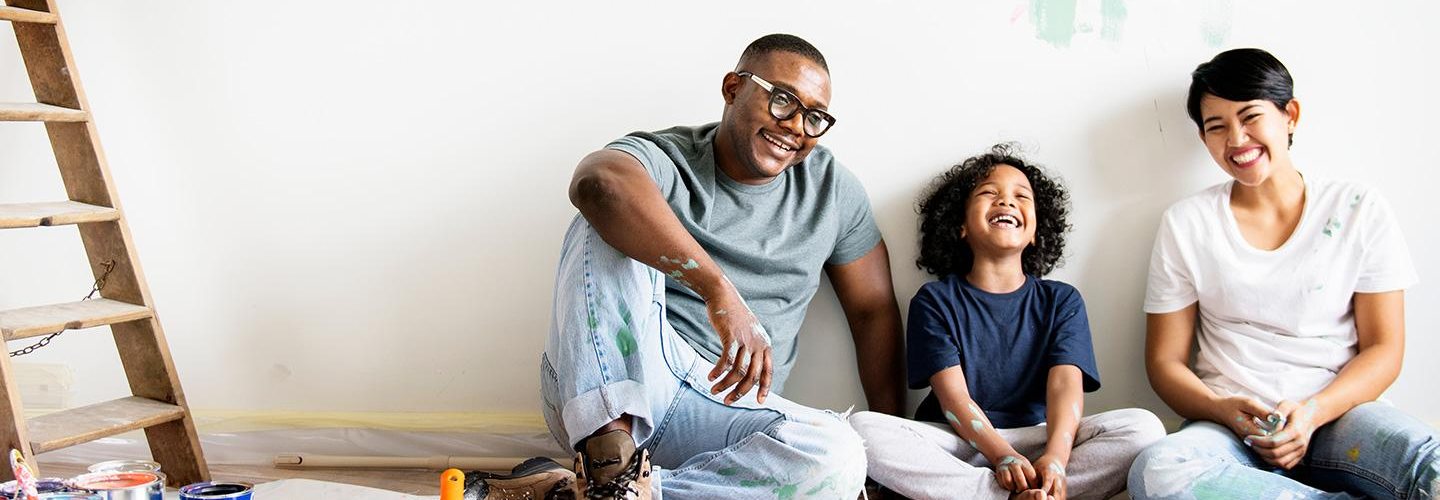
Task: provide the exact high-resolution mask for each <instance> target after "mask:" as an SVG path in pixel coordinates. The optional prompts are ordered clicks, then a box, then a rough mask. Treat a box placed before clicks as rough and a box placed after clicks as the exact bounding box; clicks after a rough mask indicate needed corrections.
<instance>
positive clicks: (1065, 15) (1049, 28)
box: [1030, 0, 1076, 47]
mask: <svg viewBox="0 0 1440 500" xmlns="http://www.w3.org/2000/svg"><path fill="white" fill-rule="evenodd" d="M1075 2H1076V0H1030V19H1031V21H1033V22H1034V23H1035V37H1036V38H1039V39H1041V40H1044V41H1046V42H1048V43H1049V44H1050V45H1054V46H1056V47H1069V46H1070V39H1072V38H1074V37H1075Z"/></svg>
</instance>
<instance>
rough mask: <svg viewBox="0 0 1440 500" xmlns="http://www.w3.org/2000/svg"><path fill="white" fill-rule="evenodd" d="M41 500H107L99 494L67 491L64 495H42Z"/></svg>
mask: <svg viewBox="0 0 1440 500" xmlns="http://www.w3.org/2000/svg"><path fill="white" fill-rule="evenodd" d="M40 500H105V497H102V496H100V494H99V493H85V492H74V491H67V492H64V493H41V494H40Z"/></svg>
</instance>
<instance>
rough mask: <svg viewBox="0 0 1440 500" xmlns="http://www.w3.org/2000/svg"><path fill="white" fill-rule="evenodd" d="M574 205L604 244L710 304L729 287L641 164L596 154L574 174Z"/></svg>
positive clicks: (610, 154) (617, 155) (617, 154)
mask: <svg viewBox="0 0 1440 500" xmlns="http://www.w3.org/2000/svg"><path fill="white" fill-rule="evenodd" d="M570 202H571V203H573V204H574V205H575V208H578V209H580V213H581V215H583V216H584V217H585V220H586V221H587V222H589V223H590V225H591V226H593V227H594V228H595V232H597V233H599V234H600V237H601V238H603V239H604V240H605V243H607V244H609V245H610V246H611V247H614V248H615V249H616V250H619V251H620V253H623V254H625V255H626V256H628V257H630V258H632V259H635V260H637V261H639V262H642V263H644V264H646V265H648V266H650V267H653V268H655V269H658V270H660V271H661V272H663V273H666V274H668V275H670V276H671V277H673V278H675V280H676V281H678V282H680V283H681V284H683V285H685V286H687V287H689V288H690V289H691V290H694V291H695V292H696V293H699V294H700V296H701V297H702V298H705V299H706V300H709V299H710V298H713V296H714V295H716V294H717V293H719V291H720V290H721V287H723V286H724V273H723V272H722V271H721V270H720V268H719V266H717V265H715V262H714V261H713V260H711V259H710V254H709V253H707V252H705V249H704V248H702V247H701V246H700V243H698V242H696V241H695V238H694V237H693V236H691V235H690V233H689V232H688V231H686V230H685V227H684V226H683V225H681V224H680V219H678V218H676V217H675V213H674V212H672V211H671V210H670V206H669V204H667V203H666V202H665V198H664V197H663V196H662V195H661V194H660V189H659V188H658V187H656V185H655V182H654V181H653V180H651V179H650V176H649V175H647V174H646V173H645V169H644V167H643V166H641V165H640V164H639V161H638V160H635V159H634V158H632V157H630V156H629V155H627V154H625V153H622V152H619V151H610V150H605V151H597V152H595V153H591V154H590V155H589V156H586V157H585V159H584V160H582V161H581V162H580V166H579V167H578V168H576V169H575V177H574V179H573V180H572V181H571V183H570Z"/></svg>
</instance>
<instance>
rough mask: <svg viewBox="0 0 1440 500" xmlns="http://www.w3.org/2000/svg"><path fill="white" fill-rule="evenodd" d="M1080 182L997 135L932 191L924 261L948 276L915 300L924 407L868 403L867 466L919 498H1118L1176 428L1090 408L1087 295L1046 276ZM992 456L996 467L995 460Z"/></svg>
mask: <svg viewBox="0 0 1440 500" xmlns="http://www.w3.org/2000/svg"><path fill="white" fill-rule="evenodd" d="M1068 202H1069V195H1068V194H1067V193H1066V192H1065V188H1064V187H1063V186H1062V185H1060V184H1059V183H1058V182H1056V181H1053V180H1051V179H1050V178H1048V177H1047V176H1046V175H1045V173H1044V172H1043V171H1041V170H1040V169H1039V168H1038V167H1036V166H1034V165H1031V164H1028V163H1026V162H1025V161H1024V160H1022V159H1021V158H1019V157H1017V154H1016V153H1015V152H1014V148H1013V147H1012V146H1010V145H1003V144H1002V145H997V146H995V147H993V148H991V150H990V151H989V152H988V153H986V154H982V155H979V156H976V157H973V158H970V159H967V160H965V161H964V162H963V163H961V164H960V165H957V166H955V167H954V168H952V169H950V171H948V172H946V173H945V174H943V175H941V176H940V177H939V178H938V179H936V181H935V182H934V183H933V185H932V187H931V188H930V190H929V193H928V194H927V195H926V196H925V197H924V198H923V200H922V201H921V203H920V214H921V225H920V247H921V249H920V258H919V259H918V260H917V264H919V266H920V267H921V268H923V269H925V270H927V271H929V272H930V273H932V274H934V275H936V276H937V277H939V278H940V279H939V280H938V281H934V282H931V283H927V284H926V285H925V286H923V287H921V289H920V291H919V292H918V293H917V294H916V295H915V298H914V299H913V300H911V302H910V317H909V326H908V328H907V350H908V360H909V372H910V377H909V379H910V387H911V388H913V389H919V388H923V387H925V386H927V385H928V386H930V387H931V392H930V395H929V396H927V397H926V398H925V400H924V401H923V402H921V403H920V407H919V409H918V410H917V411H916V414H915V420H914V421H912V420H906V419H902V418H896V417H892V416H889V415H883V414H878V413H872V412H861V413H857V414H855V415H854V416H852V417H850V423H851V425H853V426H854V427H855V429H856V431H858V432H859V433H860V435H861V437H863V438H864V439H865V441H866V444H867V448H868V449H867V452H866V454H867V457H868V459H869V474H870V476H871V477H872V478H874V479H875V480H876V481H878V482H879V483H880V484H881V485H883V486H885V487H886V488H889V489H890V490H893V491H895V492H897V493H900V494H902V495H905V496H907V497H910V498H917V499H923V498H976V499H984V498H996V499H1004V498H1007V497H1014V498H1035V499H1047V498H1057V499H1063V498H1066V497H1067V496H1070V495H1073V496H1075V497H1077V498H1108V497H1110V496H1112V495H1114V494H1115V493H1118V492H1119V491H1120V490H1122V489H1124V487H1125V472H1126V470H1127V469H1129V467H1130V462H1131V460H1132V459H1133V458H1134V457H1135V455H1136V454H1138V453H1139V452H1140V450H1142V449H1144V448H1145V446H1147V445H1149V444H1150V443H1152V442H1154V441H1156V440H1158V439H1160V438H1161V437H1163V436H1164V435H1165V429H1164V427H1163V426H1161V425H1160V421H1159V419H1157V418H1156V417H1155V415H1153V414H1151V413H1150V412H1148V411H1145V410H1140V409H1125V410H1115V411H1109V412H1105V413H1101V414H1098V415H1092V416H1089V417H1086V416H1084V414H1083V412H1082V408H1083V398H1082V391H1083V392H1091V391H1094V390H1096V389H1099V388H1100V378H1099V374H1098V373H1097V370H1096V369H1095V355H1094V352H1093V351H1092V349H1091V342H1090V325H1089V321H1088V319H1087V318H1086V314H1085V303H1084V301H1083V300H1082V299H1081V298H1080V293H1079V292H1078V291H1076V290H1075V288H1074V287H1072V286H1070V285H1067V284H1065V283H1061V282H1059V281H1050V280H1043V279H1040V277H1041V276H1044V275H1045V274H1047V273H1049V272H1050V271H1052V270H1054V269H1055V267H1056V266H1057V264H1058V262H1059V260H1060V257H1061V254H1062V252H1063V250H1064V246H1065V232H1066V231H1068V230H1069V225H1068V224H1067V223H1066V215H1067V212H1068V211H1069V207H1068ZM992 467H993V470H992Z"/></svg>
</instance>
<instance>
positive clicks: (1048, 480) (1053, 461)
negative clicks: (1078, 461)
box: [1035, 455, 1067, 500]
mask: <svg viewBox="0 0 1440 500" xmlns="http://www.w3.org/2000/svg"><path fill="white" fill-rule="evenodd" d="M1035 474H1036V475H1037V476H1039V477H1038V478H1037V481H1036V482H1038V483H1040V485H1039V486H1035V488H1038V489H1040V491H1043V492H1045V494H1046V495H1047V496H1048V497H1049V498H1054V499H1055V500H1065V496H1066V495H1067V493H1066V484H1065V462H1064V461H1063V460H1060V458H1059V457H1056V456H1053V455H1042V456H1041V457H1040V459H1038V460H1036V461H1035Z"/></svg>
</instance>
